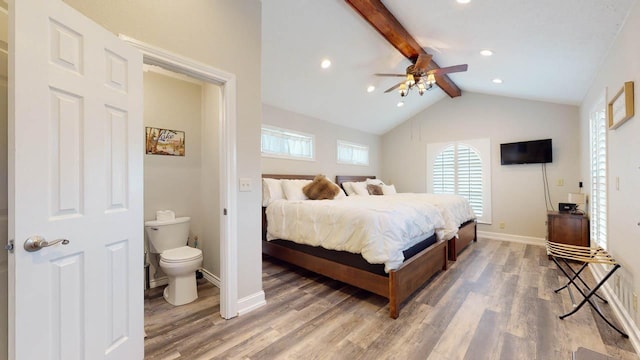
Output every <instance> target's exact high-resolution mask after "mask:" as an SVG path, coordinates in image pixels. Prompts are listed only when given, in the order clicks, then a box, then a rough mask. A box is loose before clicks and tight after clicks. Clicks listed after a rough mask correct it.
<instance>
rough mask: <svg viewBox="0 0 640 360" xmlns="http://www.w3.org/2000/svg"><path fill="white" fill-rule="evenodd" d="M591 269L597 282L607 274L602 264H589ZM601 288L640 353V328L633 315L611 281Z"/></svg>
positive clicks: (632, 343) (634, 347) (635, 348)
mask: <svg viewBox="0 0 640 360" xmlns="http://www.w3.org/2000/svg"><path fill="white" fill-rule="evenodd" d="M589 270H591V274H593V278H594V279H595V280H596V282H599V281H600V280H602V278H603V277H604V275H605V274H606V270H604V269H603V268H602V265H600V264H589ZM600 289H602V292H604V295H605V296H606V298H607V301H609V305H611V308H612V309H613V312H614V314H616V317H617V318H618V321H619V322H620V324H622V327H623V328H624V331H626V332H627V335H629V340H630V341H631V345H632V346H633V349H634V350H635V351H636V353H637V354H640V329H638V326H637V325H636V323H635V322H634V321H633V317H632V316H631V315H630V314H629V312H628V311H627V309H625V307H624V305H622V301H620V299H619V298H618V296H616V294H615V292H614V291H613V289H612V288H611V286H610V284H609V281H607V282H606V283H604V285H602V287H600Z"/></svg>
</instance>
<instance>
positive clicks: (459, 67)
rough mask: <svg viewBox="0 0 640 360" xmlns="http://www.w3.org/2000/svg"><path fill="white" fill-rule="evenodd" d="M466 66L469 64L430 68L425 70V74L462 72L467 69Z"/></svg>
mask: <svg viewBox="0 0 640 360" xmlns="http://www.w3.org/2000/svg"><path fill="white" fill-rule="evenodd" d="M468 67H469V66H468V65H467V64H462V65H454V66H447V67H443V68H439V69H433V70H430V71H428V72H427V74H434V75H443V74H450V73H456V72H463V71H467V68H468Z"/></svg>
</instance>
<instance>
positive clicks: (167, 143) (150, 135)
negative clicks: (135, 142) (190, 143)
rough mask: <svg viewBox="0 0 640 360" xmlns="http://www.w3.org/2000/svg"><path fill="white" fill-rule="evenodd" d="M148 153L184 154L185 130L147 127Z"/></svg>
mask: <svg viewBox="0 0 640 360" xmlns="http://www.w3.org/2000/svg"><path fill="white" fill-rule="evenodd" d="M146 134H147V136H146V141H145V148H146V153H147V154H153V155H173V156H184V131H179V130H169V129H160V128H154V127H147V128H146Z"/></svg>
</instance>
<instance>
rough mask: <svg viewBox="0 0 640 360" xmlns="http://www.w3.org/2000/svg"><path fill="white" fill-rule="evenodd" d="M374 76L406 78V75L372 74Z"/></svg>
mask: <svg viewBox="0 0 640 360" xmlns="http://www.w3.org/2000/svg"><path fill="white" fill-rule="evenodd" d="M373 75H375V76H393V77H406V76H407V74H373Z"/></svg>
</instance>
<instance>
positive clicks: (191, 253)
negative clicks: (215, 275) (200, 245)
mask: <svg viewBox="0 0 640 360" xmlns="http://www.w3.org/2000/svg"><path fill="white" fill-rule="evenodd" d="M200 256H202V250H200V249H196V248H192V247H191V246H182V247H179V248H175V249H169V250H165V251H163V252H162V254H160V259H161V260H164V261H166V262H183V261H190V260H194V259H196V258H198V257H200Z"/></svg>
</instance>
